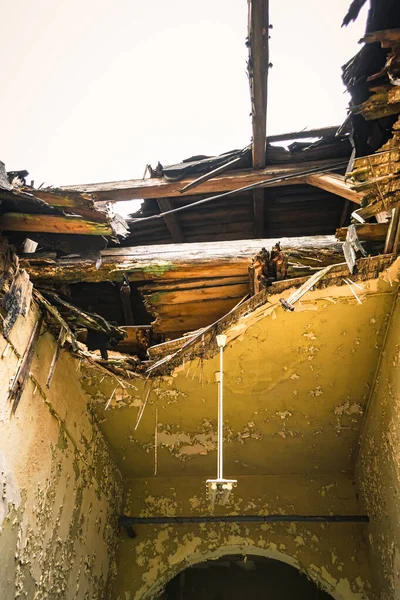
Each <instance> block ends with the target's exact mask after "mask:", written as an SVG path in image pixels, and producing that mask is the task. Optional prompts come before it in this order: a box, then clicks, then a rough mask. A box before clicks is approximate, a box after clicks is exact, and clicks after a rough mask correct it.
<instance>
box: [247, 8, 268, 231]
mask: <svg viewBox="0 0 400 600" xmlns="http://www.w3.org/2000/svg"><path fill="white" fill-rule="evenodd" d="M248 2H249V5H248V7H249V13H248V15H249V20H248V36H249V62H248V71H249V81H250V98H251V118H252V127H253V144H252V159H253V169H263V168H264V167H265V152H266V139H267V88H268V32H269V17H268V8H269V7H268V0H248ZM253 205H254V230H255V237H256V238H261V237H263V235H264V190H262V189H256V190H254V191H253Z"/></svg>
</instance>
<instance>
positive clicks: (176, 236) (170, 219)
mask: <svg viewBox="0 0 400 600" xmlns="http://www.w3.org/2000/svg"><path fill="white" fill-rule="evenodd" d="M157 204H158V206H159V207H160V211H161V212H166V211H168V210H173V209H174V208H175V205H174V202H173V200H171V198H157ZM164 221H165V224H166V226H167V227H168V231H169V232H170V234H171V237H172V241H173V242H174V244H178V243H182V242H184V241H185V236H184V235H183V231H182V228H181V226H180V223H179V217H178V215H177V214H175V213H173V214H172V215H164Z"/></svg>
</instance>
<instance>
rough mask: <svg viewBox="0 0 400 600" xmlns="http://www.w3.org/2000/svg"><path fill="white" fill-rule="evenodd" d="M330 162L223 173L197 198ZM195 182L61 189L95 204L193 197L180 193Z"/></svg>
mask: <svg viewBox="0 0 400 600" xmlns="http://www.w3.org/2000/svg"><path fill="white" fill-rule="evenodd" d="M332 162H334V161H332V159H330V160H320V161H312V162H301V163H291V164H290V165H288V164H284V165H271V166H269V167H266V168H265V169H243V170H237V171H231V172H229V173H223V174H220V175H218V176H217V177H213V178H212V179H209V180H208V181H204V182H203V183H202V184H201V185H199V186H197V187H196V194H212V193H219V192H228V191H233V190H236V189H238V188H240V187H244V186H246V185H250V184H254V183H259V182H260V181H263V180H266V179H275V178H276V177H281V176H285V175H292V174H294V173H298V172H299V171H305V170H307V169H312V168H315V167H317V166H321V167H323V166H324V165H326V166H327V167H328V166H329V165H331V164H332ZM196 179H197V177H196V178H192V177H190V178H186V179H181V180H180V181H168V180H167V179H164V178H158V177H153V178H151V179H129V180H126V181H112V182H109V183H89V184H84V185H76V186H67V187H64V188H62V189H63V190H65V191H71V190H74V191H77V192H80V193H85V194H92V199H93V200H94V201H96V202H110V201H111V202H120V201H129V200H137V199H146V198H156V199H158V198H173V197H178V198H181V197H183V196H192V195H193V192H192V190H191V189H188V190H185V191H184V192H181V190H182V188H184V187H185V186H186V185H188V184H189V183H192V182H193V181H195V180H196ZM299 183H305V181H304V177H300V176H299V177H298V178H297V177H296V178H293V179H290V180H288V181H283V182H277V183H274V186H281V185H295V184H299Z"/></svg>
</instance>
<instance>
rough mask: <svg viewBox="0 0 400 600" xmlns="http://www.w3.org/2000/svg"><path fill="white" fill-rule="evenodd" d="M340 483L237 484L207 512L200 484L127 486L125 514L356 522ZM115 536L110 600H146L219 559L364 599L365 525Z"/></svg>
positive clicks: (351, 494) (341, 599) (275, 480)
mask: <svg viewBox="0 0 400 600" xmlns="http://www.w3.org/2000/svg"><path fill="white" fill-rule="evenodd" d="M358 511H359V508H358V502H357V499H356V496H355V490H354V486H353V483H352V481H351V480H350V479H349V478H347V477H346V476H344V475H339V476H334V475H332V476H323V477H315V478H306V477H280V476H270V477H241V478H239V481H238V487H237V488H236V490H235V491H234V493H233V496H232V498H231V501H230V504H229V505H228V506H227V507H216V508H215V509H214V512H212V511H211V510H210V507H209V505H208V502H207V499H206V493H205V482H204V480H203V479H202V478H198V477H195V478H186V477H181V478H175V479H172V478H158V477H153V478H149V479H147V480H145V479H138V480H132V481H131V482H130V484H129V485H128V494H127V501H126V508H125V512H126V514H128V515H132V516H152V515H154V516H162V515H165V516H179V515H185V516H195V515H205V514H235V513H236V514H238V513H240V514H267V513H269V514H276V513H282V514H289V513H291V514H295V513H297V514H351V513H353V514H354V513H355V514H358ZM134 529H135V533H136V534H137V537H136V539H131V538H129V537H128V536H127V534H126V533H125V532H122V533H121V542H120V545H119V549H118V551H117V571H118V572H117V577H116V580H115V582H114V590H113V595H112V598H113V599H114V598H115V600H142V599H145V598H146V599H153V598H155V597H156V596H157V592H158V591H159V590H160V589H161V588H162V586H163V585H165V583H166V582H167V581H169V580H170V579H171V578H172V577H173V576H175V575H176V574H177V573H178V572H179V571H181V570H183V569H184V568H186V567H187V566H188V565H190V564H194V563H197V562H201V561H204V560H208V559H210V558H215V557H219V556H223V555H225V554H248V555H251V554H258V555H262V556H268V557H270V558H276V559H278V560H282V561H284V562H288V563H290V564H292V565H294V566H297V567H298V568H300V569H302V570H303V571H305V572H306V573H307V575H308V576H309V577H310V578H312V579H313V580H314V581H315V582H316V583H317V584H319V585H320V586H321V587H322V588H323V589H325V590H326V591H328V592H329V593H331V594H332V596H333V597H334V598H336V599H338V600H362V599H366V598H369V597H370V596H369V590H370V588H369V569H368V561H367V555H366V549H365V545H364V542H363V536H364V532H365V529H366V524H365V523H304V524H301V523H285V524H246V523H244V524H198V525H174V526H165V525H164V526H155V525H140V526H135V527H134Z"/></svg>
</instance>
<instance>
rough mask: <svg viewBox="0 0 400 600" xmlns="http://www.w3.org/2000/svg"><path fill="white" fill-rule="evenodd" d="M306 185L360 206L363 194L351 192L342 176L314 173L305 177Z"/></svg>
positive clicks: (349, 186)
mask: <svg viewBox="0 0 400 600" xmlns="http://www.w3.org/2000/svg"><path fill="white" fill-rule="evenodd" d="M306 183H308V184H309V185H313V186H315V187H317V188H320V189H322V190H325V191H326V192H330V193H331V194H336V195H337V196H341V197H342V198H346V200H350V201H351V202H355V204H361V201H362V199H363V196H364V194H361V193H360V192H356V191H355V190H353V189H352V187H351V185H350V184H349V183H348V182H347V181H346V180H345V178H344V177H343V175H337V174H336V173H315V174H312V175H307V177H306Z"/></svg>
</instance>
